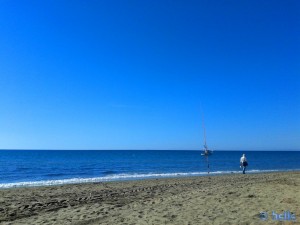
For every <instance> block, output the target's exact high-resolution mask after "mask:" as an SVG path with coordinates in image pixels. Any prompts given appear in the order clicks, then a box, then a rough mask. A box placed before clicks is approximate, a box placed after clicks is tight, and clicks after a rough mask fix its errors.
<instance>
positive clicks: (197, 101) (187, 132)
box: [0, 0, 300, 150]
mask: <svg viewBox="0 0 300 225" xmlns="http://www.w3.org/2000/svg"><path fill="white" fill-rule="evenodd" d="M0 3H1V7H0V148H1V149H202V144H203V130H202V111H204V115H205V124H206V129H207V142H208V146H209V147H211V148H213V149H233V150H239V149H243V150H260V149H263V150H266V149H282V150H284V149H293V150H297V149H298V150H299V149H300V116H299V115H300V94H299V90H300V75H299V72H300V1H298V0H288V1H276V0H269V1H261V0H251V1H239V0H236V1H229V0H228V1H223V0H218V1H211V0H203V1H179V0H174V1H171V0H164V1H161V0H145V1H144V0H143V1H138V0H136V1H134V0H130V1H125V0H124V1H123V0H119V1H117V0H113V1H109V0H106V1H99V0H97V1H96V0H94V1H92V0H90V1H78V0H72V1H71V0H69V1H40V0H36V1H33V0H32V1H9V0H0Z"/></svg>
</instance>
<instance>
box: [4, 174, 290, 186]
mask: <svg viewBox="0 0 300 225" xmlns="http://www.w3.org/2000/svg"><path fill="white" fill-rule="evenodd" d="M278 171H280V170H248V171H247V173H266V172H278ZM285 171H286V170H285ZM237 173H241V171H212V172H210V173H209V174H210V175H221V174H237ZM190 176H207V172H189V173H180V172H179V173H147V174H137V173H123V174H111V175H107V176H103V177H93V178H69V179H61V180H42V181H24V182H16V183H2V184H0V188H16V187H37V186H55V185H64V184H80V183H96V182H107V181H122V180H143V179H151V178H168V177H169V178H171V177H190Z"/></svg>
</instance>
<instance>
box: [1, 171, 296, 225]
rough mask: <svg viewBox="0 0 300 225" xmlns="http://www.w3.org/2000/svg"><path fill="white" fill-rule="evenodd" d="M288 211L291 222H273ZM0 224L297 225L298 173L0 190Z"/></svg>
mask: <svg viewBox="0 0 300 225" xmlns="http://www.w3.org/2000/svg"><path fill="white" fill-rule="evenodd" d="M287 210H289V211H290V212H292V213H293V214H295V216H296V222H291V221H284V222H280V221H273V220H272V215H271V214H272V211H275V212H276V213H283V211H287ZM261 211H266V212H267V213H268V214H269V218H268V219H267V220H266V221H262V220H261V219H260V217H259V213H260V212H261ZM0 223H1V224H14V225H15V224H22V225H24V224H78V225H79V224H81V225H83V224H91V225H93V224H111V225H117V224H122V225H123V224H124V225H125V224H141V225H144V224H145V225H146V224H159V225H160V224H178V225H184V224H191V225H194V224H300V172H285V173H265V174H246V175H242V174H232V175H224V176H210V177H191V178H174V179H154V180H143V181H123V182H107V183H90V184H72V185H63V186H52V187H36V188H13V189H2V190H0Z"/></svg>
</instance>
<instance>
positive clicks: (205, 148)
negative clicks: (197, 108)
mask: <svg viewBox="0 0 300 225" xmlns="http://www.w3.org/2000/svg"><path fill="white" fill-rule="evenodd" d="M202 125H203V134H204V156H205V158H206V163H207V174H209V160H208V156H209V151H208V147H207V144H206V129H205V123H204V113H203V112H202Z"/></svg>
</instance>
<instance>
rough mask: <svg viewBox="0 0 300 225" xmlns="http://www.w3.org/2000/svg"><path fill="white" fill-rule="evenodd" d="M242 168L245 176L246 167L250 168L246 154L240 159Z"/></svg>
mask: <svg viewBox="0 0 300 225" xmlns="http://www.w3.org/2000/svg"><path fill="white" fill-rule="evenodd" d="M240 164H241V168H243V174H245V173H246V167H247V166H248V162H247V158H246V156H245V154H243V155H242V157H241V159H240Z"/></svg>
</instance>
